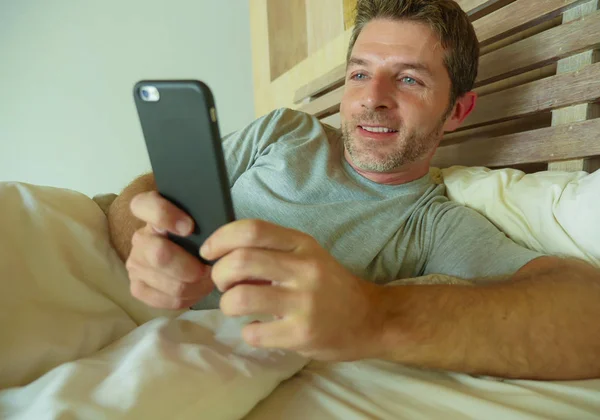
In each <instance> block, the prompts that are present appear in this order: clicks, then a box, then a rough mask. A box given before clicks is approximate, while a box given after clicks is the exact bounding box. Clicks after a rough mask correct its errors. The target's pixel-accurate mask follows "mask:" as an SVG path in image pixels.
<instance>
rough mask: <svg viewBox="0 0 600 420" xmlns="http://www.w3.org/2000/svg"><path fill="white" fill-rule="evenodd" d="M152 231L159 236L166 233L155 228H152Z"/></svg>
mask: <svg viewBox="0 0 600 420" xmlns="http://www.w3.org/2000/svg"><path fill="white" fill-rule="evenodd" d="M152 230H153V231H154V232H156V233H158V234H159V235H164V234H165V233H167V231H166V230H165V229H159V228H157V227H156V226H152Z"/></svg>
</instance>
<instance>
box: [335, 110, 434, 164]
mask: <svg viewBox="0 0 600 420" xmlns="http://www.w3.org/2000/svg"><path fill="white" fill-rule="evenodd" d="M444 122H445V118H444V119H442V120H441V121H440V122H439V123H438V124H437V125H436V127H434V129H433V130H431V131H429V132H425V133H419V132H417V131H416V130H410V131H409V130H408V129H407V128H406V127H405V126H404V125H401V127H400V128H399V130H398V133H397V134H396V137H395V139H394V140H393V141H394V143H392V144H390V143H389V142H385V144H383V143H381V142H380V141H377V140H370V141H369V140H368V139H360V138H358V134H356V133H355V130H356V127H357V125H359V124H361V123H362V124H367V123H368V124H371V125H381V126H384V127H385V126H393V125H392V124H386V119H385V118H381V116H380V115H378V114H377V113H376V112H373V111H367V112H365V113H363V114H362V115H360V116H359V117H354V118H352V120H350V121H347V122H345V123H344V124H343V125H342V137H343V141H344V147H345V148H346V150H347V152H348V154H349V155H350V158H351V159H352V163H353V164H354V165H355V166H356V167H358V168H359V169H362V170H364V171H370V172H378V173H386V172H392V171H394V170H395V169H399V168H402V167H403V166H406V165H409V164H411V163H414V162H418V161H421V160H423V159H425V158H426V157H427V156H428V155H430V154H431V153H432V152H433V150H434V149H435V148H436V147H437V146H438V144H439V142H440V140H441V137H442V134H443V131H442V130H443V126H444ZM386 150H387V151H386Z"/></svg>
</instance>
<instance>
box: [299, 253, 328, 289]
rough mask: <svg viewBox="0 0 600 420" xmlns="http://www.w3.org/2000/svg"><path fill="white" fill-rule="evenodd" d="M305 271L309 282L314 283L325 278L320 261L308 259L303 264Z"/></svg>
mask: <svg viewBox="0 0 600 420" xmlns="http://www.w3.org/2000/svg"><path fill="white" fill-rule="evenodd" d="M303 266H304V267H303V271H304V273H305V276H306V278H307V279H308V280H309V282H311V284H312V283H314V282H316V281H318V279H320V278H321V277H322V276H323V271H324V270H323V267H322V266H321V264H320V263H319V262H318V261H315V260H313V259H308V260H306V261H304V263H303Z"/></svg>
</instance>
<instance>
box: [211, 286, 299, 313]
mask: <svg viewBox="0 0 600 420" xmlns="http://www.w3.org/2000/svg"><path fill="white" fill-rule="evenodd" d="M297 306H298V305H297V303H296V299H294V294H293V292H291V291H289V290H285V289H282V288H280V287H273V286H250V285H241V286H236V287H234V288H232V289H230V290H228V291H227V292H226V293H225V294H223V296H221V302H220V308H221V311H222V312H223V313H224V314H225V315H227V316H244V315H259V314H261V315H275V316H278V317H283V316H284V315H286V314H288V313H292V312H294V311H295V310H296V307H297Z"/></svg>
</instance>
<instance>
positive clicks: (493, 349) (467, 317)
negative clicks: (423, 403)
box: [377, 260, 600, 380]
mask: <svg viewBox="0 0 600 420" xmlns="http://www.w3.org/2000/svg"><path fill="white" fill-rule="evenodd" d="M558 261H560V263H558V264H556V266H554V267H553V268H552V269H545V270H534V271H527V270H522V271H520V272H519V273H517V274H516V275H515V276H514V277H513V279H511V280H509V281H506V282H502V283H497V284H493V285H488V286H446V285H439V286H397V287H390V288H389V290H385V291H384V292H383V293H381V297H380V298H379V299H380V302H378V306H379V309H378V310H377V312H378V314H380V316H382V322H383V333H382V348H383V349H384V350H383V351H384V354H383V357H384V358H387V359H390V360H394V361H398V362H401V363H406V364H410V365H416V366H421V367H427V368H434V369H444V370H452V371H459V372H466V373H471V374H485V375H492V376H500V377H508V378H530V379H544V380H550V379H580V378H591V377H600V323H599V322H598V319H600V304H599V303H598V302H600V274H599V273H600V272H599V271H598V270H596V269H594V268H592V267H591V266H588V265H587V264H584V263H581V262H574V261H568V260H558ZM386 289H387V288H386Z"/></svg>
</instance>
